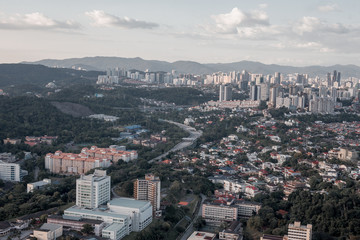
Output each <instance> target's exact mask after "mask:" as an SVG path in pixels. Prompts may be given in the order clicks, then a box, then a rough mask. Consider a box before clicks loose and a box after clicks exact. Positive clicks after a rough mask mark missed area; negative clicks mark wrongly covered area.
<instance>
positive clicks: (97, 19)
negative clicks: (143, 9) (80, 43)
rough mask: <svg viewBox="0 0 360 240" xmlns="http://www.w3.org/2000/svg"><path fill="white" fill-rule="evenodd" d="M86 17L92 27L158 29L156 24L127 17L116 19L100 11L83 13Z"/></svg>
mask: <svg viewBox="0 0 360 240" xmlns="http://www.w3.org/2000/svg"><path fill="white" fill-rule="evenodd" d="M85 14H86V15H87V16H89V17H90V18H92V20H93V21H94V22H93V25H94V26H98V27H121V28H127V29H132V28H143V29H152V28H155V27H158V26H159V25H158V24H157V23H152V22H146V21H140V20H137V19H132V18H128V17H117V16H114V15H111V14H108V13H105V12H104V11H101V10H93V11H91V12H86V13H85Z"/></svg>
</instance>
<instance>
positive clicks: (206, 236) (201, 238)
mask: <svg viewBox="0 0 360 240" xmlns="http://www.w3.org/2000/svg"><path fill="white" fill-rule="evenodd" d="M215 237H216V234H215V233H210V232H200V231H195V232H193V233H192V234H191V235H190V237H189V238H188V239H187V240H214V239H215Z"/></svg>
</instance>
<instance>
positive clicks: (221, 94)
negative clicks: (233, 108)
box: [219, 85, 225, 102]
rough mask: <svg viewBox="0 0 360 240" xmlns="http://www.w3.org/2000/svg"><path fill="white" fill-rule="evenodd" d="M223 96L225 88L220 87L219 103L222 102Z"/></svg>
mask: <svg viewBox="0 0 360 240" xmlns="http://www.w3.org/2000/svg"><path fill="white" fill-rule="evenodd" d="M224 95H225V86H224V85H220V88H219V102H222V101H223V100H224Z"/></svg>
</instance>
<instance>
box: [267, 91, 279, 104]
mask: <svg viewBox="0 0 360 240" xmlns="http://www.w3.org/2000/svg"><path fill="white" fill-rule="evenodd" d="M278 92H279V88H278V87H277V86H273V87H271V88H270V98H269V101H270V103H271V106H272V107H276V98H277V96H278Z"/></svg>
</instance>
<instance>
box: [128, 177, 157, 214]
mask: <svg viewBox="0 0 360 240" xmlns="http://www.w3.org/2000/svg"><path fill="white" fill-rule="evenodd" d="M160 190H161V182H160V178H159V177H157V176H155V175H153V174H146V175H145V179H137V180H136V181H135V182H134V198H135V199H136V200H147V201H150V202H151V205H152V206H153V215H154V216H161V211H160V197H161V195H160Z"/></svg>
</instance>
